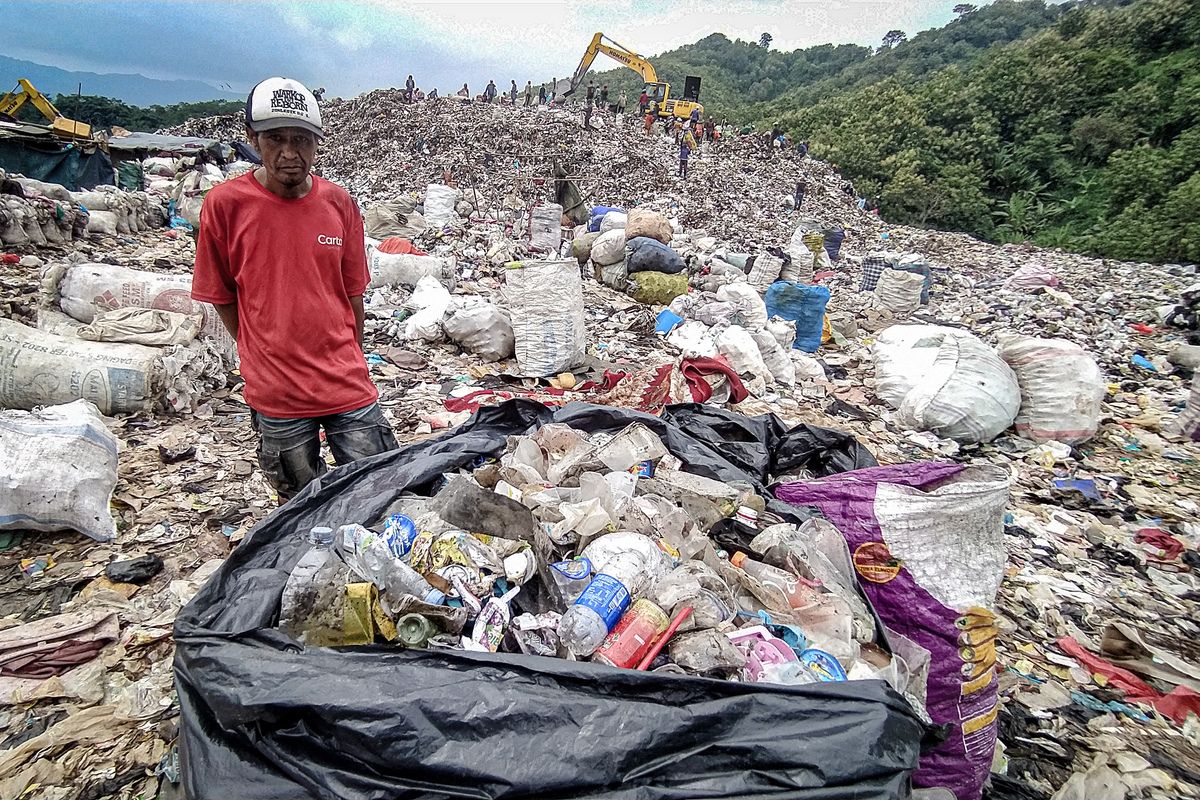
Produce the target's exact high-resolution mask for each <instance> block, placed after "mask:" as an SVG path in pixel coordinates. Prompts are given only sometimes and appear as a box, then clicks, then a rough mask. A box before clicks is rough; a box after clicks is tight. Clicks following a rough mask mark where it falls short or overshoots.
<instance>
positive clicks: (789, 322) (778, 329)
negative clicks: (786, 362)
mask: <svg viewBox="0 0 1200 800" xmlns="http://www.w3.org/2000/svg"><path fill="white" fill-rule="evenodd" d="M767 331H768V332H769V333H770V334H771V335H772V336H774V337H775V341H777V342H779V346H780V347H782V348H783V349H784V350H791V349H792V347H793V346H794V345H795V344H796V320H794V319H784V318H783V317H771V318H770V319H769V320H767Z"/></svg>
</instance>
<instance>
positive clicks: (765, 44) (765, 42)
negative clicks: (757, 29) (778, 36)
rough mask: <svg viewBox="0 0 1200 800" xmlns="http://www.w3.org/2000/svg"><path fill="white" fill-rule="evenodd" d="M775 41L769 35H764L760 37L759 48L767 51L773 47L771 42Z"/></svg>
mask: <svg viewBox="0 0 1200 800" xmlns="http://www.w3.org/2000/svg"><path fill="white" fill-rule="evenodd" d="M773 41H775V37H774V36H772V35H771V34H769V33H763V35H762V36H760V37H758V46H759V47H761V48H763V49H764V50H766V49H767V48H769V47H770V46H771V42H773Z"/></svg>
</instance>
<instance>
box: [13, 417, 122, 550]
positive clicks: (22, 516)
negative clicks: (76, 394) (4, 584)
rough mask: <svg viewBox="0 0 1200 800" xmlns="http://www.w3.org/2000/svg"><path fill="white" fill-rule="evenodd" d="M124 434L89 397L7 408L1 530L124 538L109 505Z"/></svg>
mask: <svg viewBox="0 0 1200 800" xmlns="http://www.w3.org/2000/svg"><path fill="white" fill-rule="evenodd" d="M118 444H119V443H118V441H117V437H116V436H114V435H113V434H112V433H111V432H110V431H109V430H108V427H107V426H106V425H105V424H104V418H103V417H101V416H100V414H99V413H98V412H97V411H96V407H95V406H94V405H92V404H91V403H89V402H88V401H86V400H76V401H74V402H72V403H67V404H65V405H58V406H49V407H47V408H43V409H41V410H40V411H34V412H32V413H30V412H26V411H0V464H3V465H4V491H3V492H0V530H13V529H18V530H35V531H61V530H68V529H69V530H75V531H79V532H80V533H82V534H84V535H85V536H90V537H91V538H93V539H95V540H96V541H100V542H107V541H110V540H111V539H112V538H113V537H114V536H116V535H117V526H116V523H115V522H114V521H113V518H112V515H111V514H110V513H109V510H108V503H109V500H110V499H111V498H112V493H113V490H114V489H115V488H116V486H117V449H118Z"/></svg>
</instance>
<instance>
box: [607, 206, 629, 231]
mask: <svg viewBox="0 0 1200 800" xmlns="http://www.w3.org/2000/svg"><path fill="white" fill-rule="evenodd" d="M627 222H628V215H627V214H626V213H625V212H624V211H609V212H608V213H607V214H605V215H604V217H603V218H602V219H601V220H600V233H608V232H609V231H623V230H625V225H626V223H627Z"/></svg>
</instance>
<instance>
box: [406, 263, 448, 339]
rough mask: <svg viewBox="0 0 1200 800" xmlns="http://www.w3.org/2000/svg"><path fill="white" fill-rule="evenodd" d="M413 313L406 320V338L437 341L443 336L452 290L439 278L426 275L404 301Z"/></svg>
mask: <svg viewBox="0 0 1200 800" xmlns="http://www.w3.org/2000/svg"><path fill="white" fill-rule="evenodd" d="M404 307H405V308H407V309H409V310H410V311H412V312H413V315H412V316H411V317H409V318H408V319H407V320H405V321H404V338H405V339H408V340H409V341H414V340H417V339H419V340H422V341H426V342H436V341H437V340H438V339H440V338H442V318H443V317H445V316H446V310H447V309H448V308H450V292H449V291H447V290H446V287H445V286H443V285H442V284H441V283H440V282H439V281H438V279H437V278H434V277H431V276H429V275H426V276H425V277H423V278H421V279H420V280H419V281H417V288H416V289H414V290H413V293H412V296H410V297H409V298H408V300H407V301H405V303H404Z"/></svg>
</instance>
